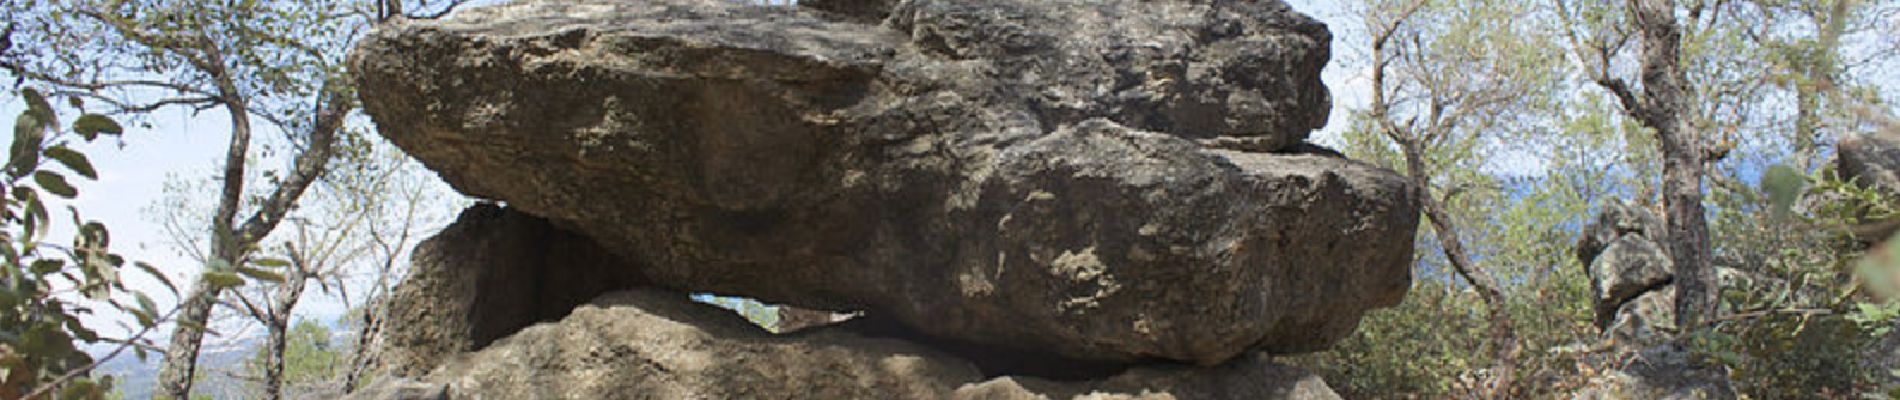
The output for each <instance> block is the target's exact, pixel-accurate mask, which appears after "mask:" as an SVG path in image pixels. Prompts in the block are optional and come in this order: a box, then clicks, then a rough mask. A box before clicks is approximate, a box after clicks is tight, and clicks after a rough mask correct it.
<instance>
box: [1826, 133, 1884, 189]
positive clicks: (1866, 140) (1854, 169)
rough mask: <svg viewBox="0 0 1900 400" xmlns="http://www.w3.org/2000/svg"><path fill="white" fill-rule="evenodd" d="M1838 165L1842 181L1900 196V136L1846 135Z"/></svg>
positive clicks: (1842, 138) (1836, 161)
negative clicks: (1852, 181)
mask: <svg viewBox="0 0 1900 400" xmlns="http://www.w3.org/2000/svg"><path fill="white" fill-rule="evenodd" d="M1839 148H1840V151H1839V152H1838V153H1837V155H1836V159H1835V163H1836V166H1838V167H1839V168H1840V173H1841V178H1842V179H1854V180H1856V181H1857V182H1859V183H1860V184H1861V185H1865V186H1867V187H1873V188H1879V189H1880V190H1882V191H1884V192H1886V193H1887V194H1889V195H1892V194H1900V137H1894V135H1887V134H1872V135H1844V136H1842V137H1841V142H1840V144H1839Z"/></svg>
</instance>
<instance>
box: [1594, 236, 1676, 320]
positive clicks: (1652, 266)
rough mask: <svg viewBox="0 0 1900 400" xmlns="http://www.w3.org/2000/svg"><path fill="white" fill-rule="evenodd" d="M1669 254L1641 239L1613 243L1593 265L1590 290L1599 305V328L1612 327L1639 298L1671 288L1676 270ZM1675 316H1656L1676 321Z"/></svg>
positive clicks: (1624, 239) (1626, 238)
mask: <svg viewBox="0 0 1900 400" xmlns="http://www.w3.org/2000/svg"><path fill="white" fill-rule="evenodd" d="M1673 265H1674V264H1672V263H1671V262H1670V261H1669V253H1666V252H1663V249H1662V247H1658V246H1657V245H1656V243H1654V242H1650V241H1649V239H1645V238H1643V237H1641V236H1624V237H1621V238H1618V239H1616V241H1614V242H1611V243H1610V246H1609V247H1608V248H1606V249H1605V250H1604V251H1603V253H1602V255H1600V256H1597V258H1596V259H1595V260H1592V261H1591V262H1590V264H1589V272H1590V289H1591V291H1592V292H1594V295H1595V296H1594V299H1595V300H1596V304H1597V327H1599V328H1602V327H1608V326H1609V322H1610V321H1611V320H1613V319H1615V318H1617V317H1616V316H1614V314H1615V313H1616V312H1617V311H1618V310H1620V309H1622V308H1623V306H1624V305H1625V304H1627V303H1629V302H1631V301H1632V300H1634V299H1636V298H1637V297H1638V296H1642V295H1645V294H1648V293H1651V292H1655V291H1659V290H1664V289H1668V288H1670V287H1671V286H1670V283H1672V282H1674V276H1675V272H1674V271H1675V267H1674V266H1673ZM1673 315H1674V313H1673V312H1671V313H1669V315H1660V316H1655V317H1669V318H1670V319H1674V318H1673Z"/></svg>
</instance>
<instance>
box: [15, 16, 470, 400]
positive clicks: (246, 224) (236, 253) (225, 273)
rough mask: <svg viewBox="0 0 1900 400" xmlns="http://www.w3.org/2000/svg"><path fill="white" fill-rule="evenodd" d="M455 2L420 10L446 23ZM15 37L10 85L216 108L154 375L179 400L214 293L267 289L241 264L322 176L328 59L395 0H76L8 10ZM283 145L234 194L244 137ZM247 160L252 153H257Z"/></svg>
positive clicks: (117, 101) (337, 78)
mask: <svg viewBox="0 0 1900 400" xmlns="http://www.w3.org/2000/svg"><path fill="white" fill-rule="evenodd" d="M463 2H464V1H461V0H452V1H436V2H430V1H427V0H423V1H420V2H419V3H420V5H421V6H423V7H421V8H429V6H431V5H432V4H433V5H436V7H437V8H435V9H434V10H436V11H440V12H446V10H448V9H452V8H453V7H455V6H459V5H461V4H462V3H463ZM8 5H9V11H12V12H11V13H10V14H13V15H15V16H19V17H22V18H15V19H14V21H16V22H15V24H16V26H17V27H19V29H20V30H21V31H23V32H27V34H25V35H21V38H24V39H29V40H35V41H38V42H39V43H42V44H44V46H36V48H40V49H43V51H40V52H37V53H32V54H23V55H21V56H20V57H16V59H15V60H14V61H11V62H10V63H9V65H10V66H13V67H14V68H12V69H13V70H14V71H15V73H16V75H18V76H21V77H23V78H26V79H31V80H35V81H39V82H44V83H47V84H50V85H53V86H55V87H58V88H60V93H62V94H66V95H70V96H75V97H80V98H85V99H88V100H94V101H98V102H101V103H103V104H107V105H110V106H111V107H112V108H113V110H112V111H113V112H116V113H124V114H132V115H136V114H139V113H145V112H151V111H154V110H159V109H164V108H170V107H185V108H189V109H192V110H195V111H221V112H222V113H223V114H225V116H226V117H227V118H229V127H230V130H231V138H230V141H229V145H228V146H227V151H226V155H225V157H224V160H223V162H222V164H221V168H222V173H221V175H220V177H219V178H218V179H219V183H220V188H219V191H218V193H219V196H218V199H217V208H216V210H215V212H214V213H213V214H212V216H211V219H210V221H208V222H209V225H210V229H209V233H208V234H207V235H206V238H207V239H208V240H207V242H208V245H207V247H208V248H209V249H208V251H207V256H208V257H206V259H207V263H206V264H205V266H204V270H205V273H204V275H203V276H202V277H201V278H200V279H198V282H197V283H195V284H194V285H193V286H192V288H191V290H190V292H189V293H188V294H187V296H186V297H185V298H184V299H183V302H182V303H183V306H182V307H183V309H182V311H181V312H180V314H179V317H178V323H177V324H176V327H175V329H174V332H173V335H172V339H171V340H172V341H171V345H170V346H169V347H168V348H167V351H166V361H165V363H164V364H163V367H162V368H161V370H160V376H159V385H160V393H161V396H162V397H167V398H187V397H188V394H189V393H190V387H191V382H192V379H191V377H192V375H193V374H194V372H195V367H196V358H197V354H198V350H199V346H200V344H201V343H202V339H203V335H204V333H205V324H206V323H207V322H208V321H210V317H211V312H212V309H213V306H214V305H215V303H216V301H217V299H218V297H219V296H220V294H221V293H223V292H224V290H225V289H228V288H230V287H234V286H238V285H241V284H243V283H244V282H245V280H244V278H246V277H249V278H252V279H263V280H267V281H268V280H272V278H274V277H276V276H278V275H280V274H278V273H274V272H271V271H270V267H271V265H258V264H254V263H253V261H255V260H253V258H252V257H251V255H252V253H253V252H254V251H256V250H257V249H258V246H259V244H260V243H261V242H262V241H263V240H264V239H265V237H267V236H269V235H270V233H271V232H273V231H275V230H276V228H277V226H278V224H279V223H281V222H282V221H283V220H284V218H285V217H286V216H287V215H288V214H289V213H290V212H291V210H292V209H293V208H295V206H296V204H297V202H298V200H299V199H300V198H301V197H302V196H303V194H304V192H305V191H306V190H307V189H308V188H309V187H310V186H311V185H312V184H313V183H314V182H316V181H317V180H318V179H319V178H320V177H322V176H323V174H324V172H325V170H326V169H327V168H329V167H330V164H331V162H332V161H333V158H334V157H335V155H336V153H337V151H338V147H339V146H338V143H339V142H340V141H341V140H342V139H341V137H342V136H345V134H346V133H345V132H344V129H343V128H344V125H345V123H346V121H347V117H348V116H349V115H350V114H351V112H352V110H354V109H355V107H356V106H355V95H354V93H353V91H352V90H351V88H350V87H349V83H348V82H349V81H348V79H345V77H344V76H343V68H342V64H343V63H342V61H343V57H344V55H345V53H346V52H347V50H348V48H349V46H350V45H351V44H352V41H353V40H354V39H355V37H356V36H357V34H358V33H359V32H360V31H361V30H362V29H364V28H365V27H367V26H368V25H369V24H370V23H373V22H378V21H382V20H384V19H388V18H391V17H394V16H397V15H402V14H401V10H402V9H403V8H401V7H396V6H399V5H400V4H399V3H398V2H397V1H395V0H378V1H374V2H371V1H361V2H254V1H245V2H212V3H202V2H196V1H180V0H155V1H144V2H125V1H116V0H77V1H70V2H52V4H43V3H39V2H32V3H25V4H22V5H15V4H13V3H8ZM259 128H264V129H265V131H276V132H280V133H282V134H284V135H285V137H287V138H288V139H289V140H288V142H289V143H290V145H289V146H288V147H289V149H288V150H289V151H290V152H291V153H293V155H292V156H291V157H289V158H290V159H291V162H290V166H289V167H287V168H284V169H282V170H280V171H269V172H266V173H265V174H264V175H263V176H264V177H265V181H266V182H261V183H263V184H265V185H267V186H269V189H268V190H267V192H268V194H266V195H264V196H262V197H259V198H250V197H247V195H246V194H247V190H246V187H247V183H249V182H247V180H246V177H247V168H248V167H249V166H250V164H251V162H252V161H253V160H255V159H256V157H258V156H259V155H260V154H261V153H272V152H273V151H274V150H277V149H270V148H264V149H258V148H254V146H253V145H252V141H253V137H254V136H255V135H254V134H255V133H256V132H257V131H258V130H259ZM260 150H261V152H260Z"/></svg>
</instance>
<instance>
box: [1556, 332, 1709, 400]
mask: <svg viewBox="0 0 1900 400" xmlns="http://www.w3.org/2000/svg"><path fill="white" fill-rule="evenodd" d="M1628 365H1629V367H1628V368H1625V369H1623V370H1615V371H1610V372H1608V373H1606V374H1604V375H1603V376H1602V377H1599V378H1597V379H1595V380H1594V381H1592V382H1591V384H1590V385H1589V386H1588V387H1586V388H1584V389H1583V390H1581V391H1578V392H1577V393H1576V394H1575V395H1574V396H1573V397H1572V398H1573V399H1576V400H1621V399H1655V400H1721V399H1734V398H1736V396H1735V389H1734V387H1733V385H1731V384H1730V383H1729V381H1728V373H1727V371H1726V370H1724V369H1723V368H1720V367H1718V366H1713V365H1705V364H1700V363H1697V362H1695V361H1693V360H1691V358H1690V356H1689V351H1687V350H1684V349H1681V348H1677V347H1674V346H1670V345H1662V346H1656V347H1651V348H1648V349H1644V350H1642V351H1640V352H1637V353H1636V354H1635V355H1634V357H1632V358H1631V359H1630V360H1629V363H1628Z"/></svg>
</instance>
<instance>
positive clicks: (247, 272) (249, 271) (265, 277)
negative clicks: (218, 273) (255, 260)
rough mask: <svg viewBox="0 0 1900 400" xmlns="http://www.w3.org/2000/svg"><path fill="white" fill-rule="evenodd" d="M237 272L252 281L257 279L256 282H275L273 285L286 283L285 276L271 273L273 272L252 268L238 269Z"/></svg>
mask: <svg viewBox="0 0 1900 400" xmlns="http://www.w3.org/2000/svg"><path fill="white" fill-rule="evenodd" d="M237 272H238V273H240V274H244V276H248V277H251V279H256V280H260V281H265V282H273V283H284V274H279V273H276V272H271V271H266V270H262V269H257V268H251V267H238V268H237Z"/></svg>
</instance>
